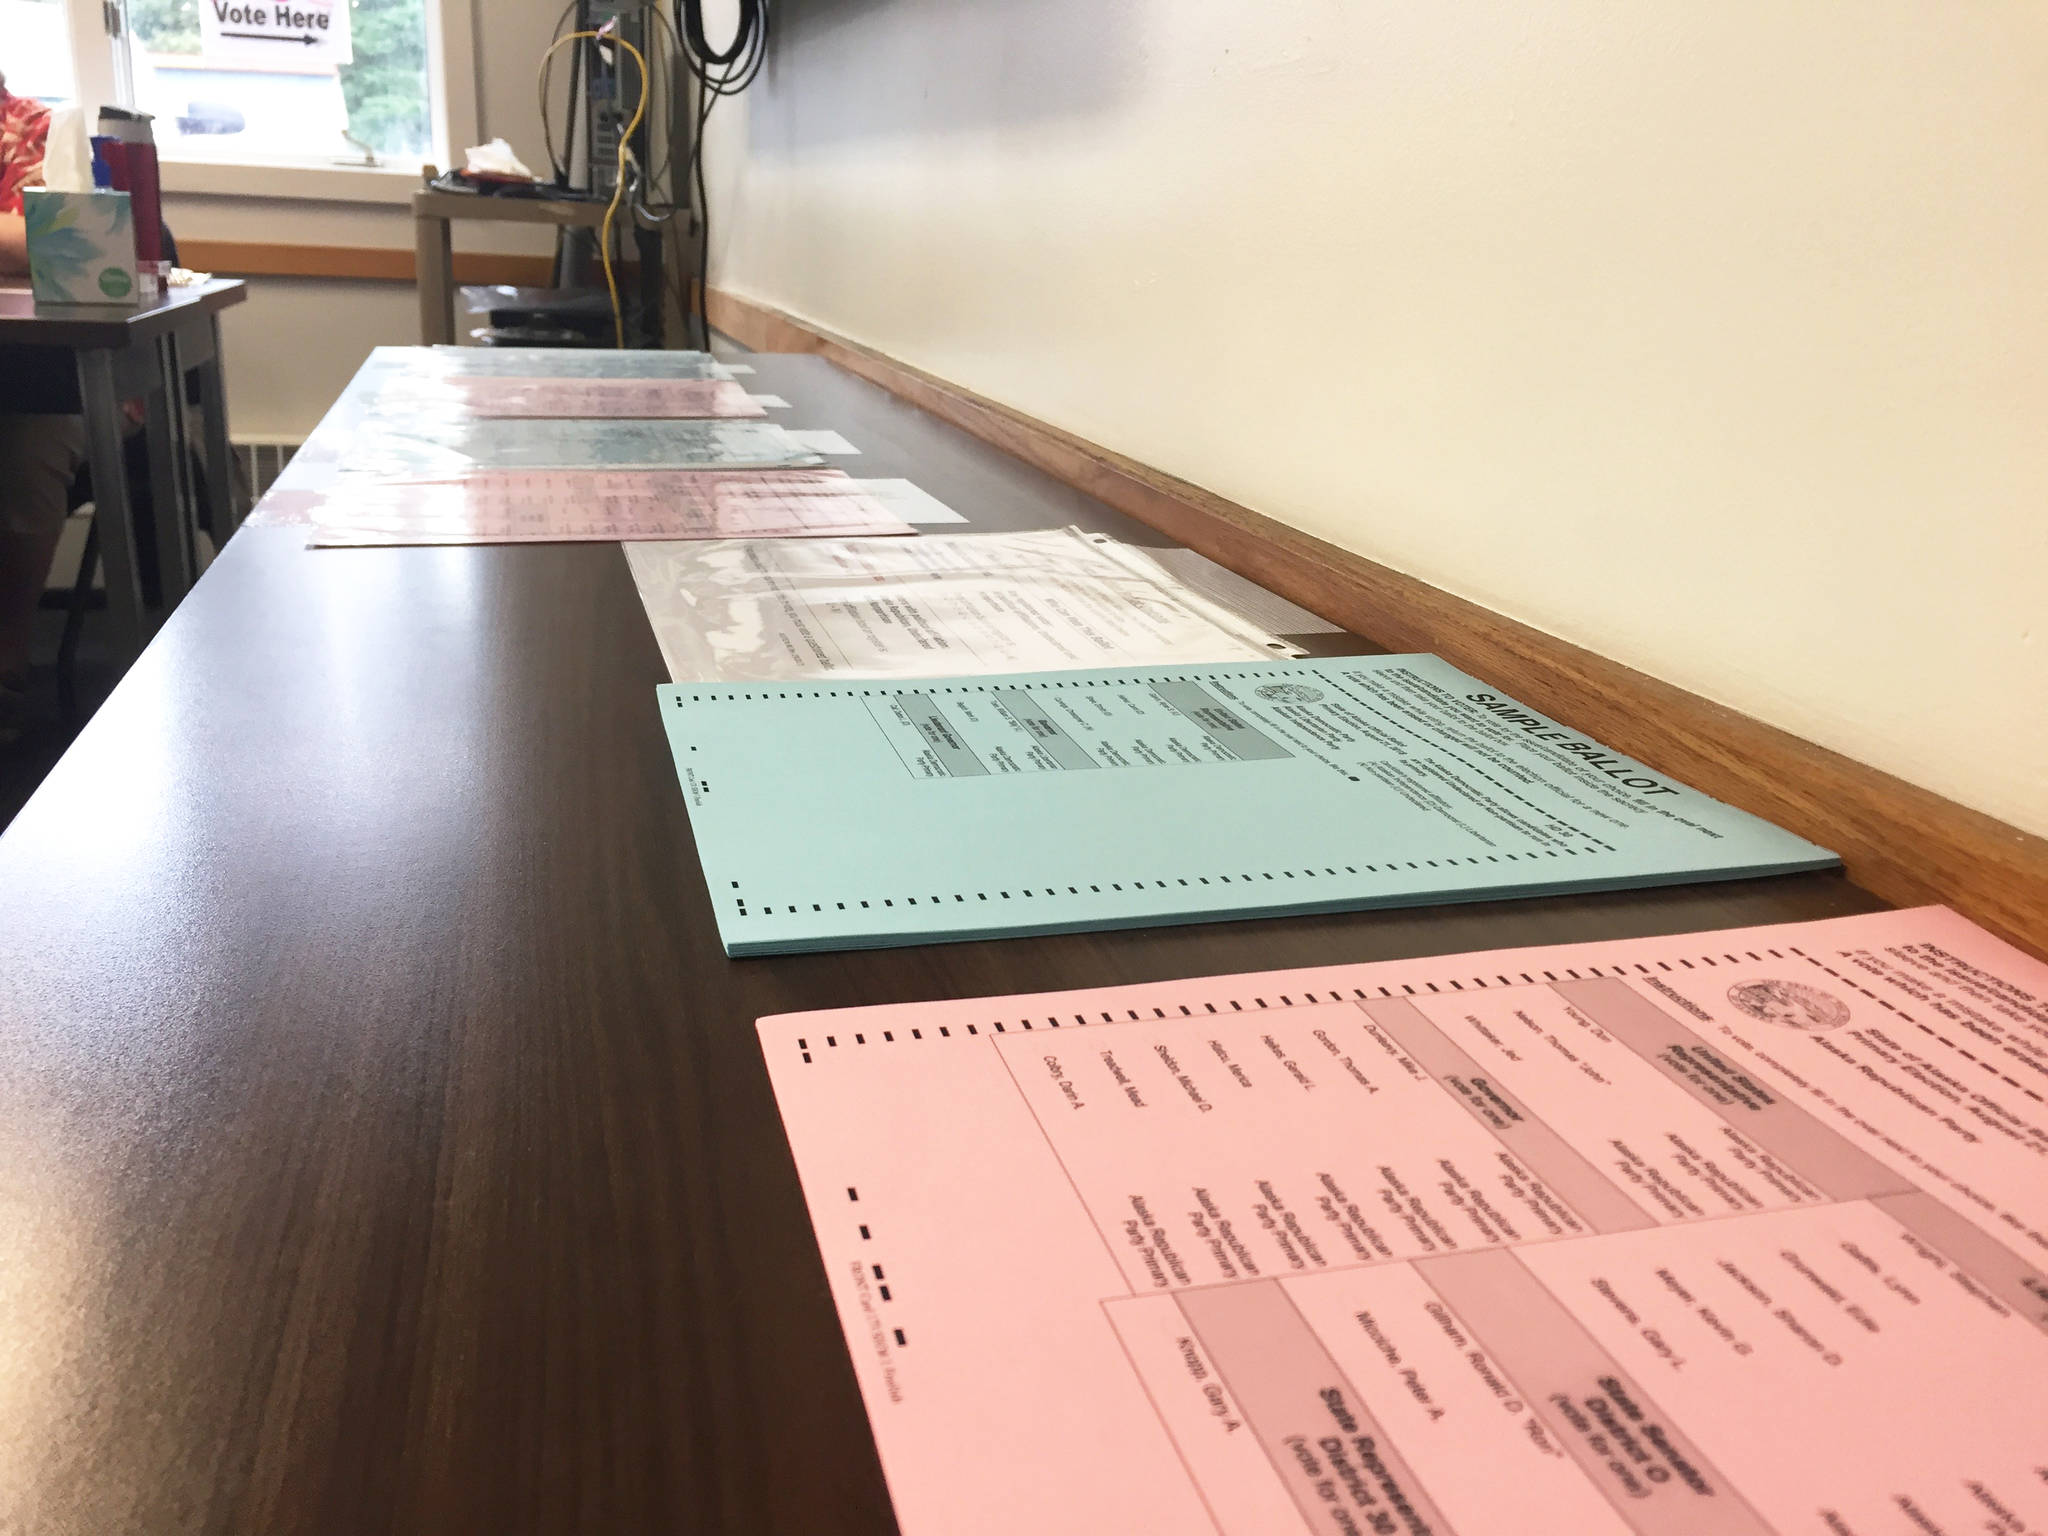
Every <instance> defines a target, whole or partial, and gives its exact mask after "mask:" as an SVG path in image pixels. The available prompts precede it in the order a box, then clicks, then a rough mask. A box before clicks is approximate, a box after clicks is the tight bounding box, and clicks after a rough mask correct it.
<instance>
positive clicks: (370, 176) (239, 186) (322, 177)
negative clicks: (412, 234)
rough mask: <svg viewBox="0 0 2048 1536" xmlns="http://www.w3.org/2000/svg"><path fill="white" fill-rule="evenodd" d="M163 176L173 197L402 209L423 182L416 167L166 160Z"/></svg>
mask: <svg viewBox="0 0 2048 1536" xmlns="http://www.w3.org/2000/svg"><path fill="white" fill-rule="evenodd" d="M161 176H162V181H163V189H164V190H165V191H166V192H170V193H173V194H176V193H197V194H200V195H202V196H207V197H261V198H283V199H298V200H300V201H303V202H316V203H390V204H397V205H400V206H402V205H404V204H406V203H408V202H410V201H411V200H412V195H413V193H415V192H417V191H418V190H419V189H420V187H421V185H422V184H423V183H422V182H421V179H420V168H419V166H417V165H378V166H368V165H307V164H304V163H272V164H268V165H264V164H222V163H219V162H215V161H211V160H165V161H164V162H163V164H162V167H161Z"/></svg>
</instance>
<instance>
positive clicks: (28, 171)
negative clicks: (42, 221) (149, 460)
mask: <svg viewBox="0 0 2048 1536" xmlns="http://www.w3.org/2000/svg"><path fill="white" fill-rule="evenodd" d="M49 131H50V112H49V108H47V107H45V106H43V105H42V104H41V103H40V102H36V101H32V100H30V99H29V98H28V97H26V96H15V95H11V94H10V93H9V92H8V90H7V77H6V75H5V74H0V283H4V282H9V281H13V282H20V281H23V280H25V278H26V277H27V274H28V244H27V240H26V237H25V235H24V232H23V229H22V220H21V189H22V188H23V187H33V186H38V185H40V184H41V182H42V179H43V145H44V142H45V141H46V140H47V138H48V137H49ZM84 456H85V430H84V424H83V423H82V422H81V421H80V420H79V418H78V417H76V416H73V415H62V416H59V415H51V416H10V415H0V745H5V744H6V743H7V742H8V741H9V740H11V739H12V738H13V737H14V736H15V735H18V734H19V732H20V728H21V713H22V703H23V694H24V690H25V687H26V684H27V681H28V652H29V640H30V637H31V636H32V634H33V633H34V627H35V613H36V605H37V604H38V602H39V601H40V600H41V598H42V594H43V583H44V582H45V581H46V580H48V578H49V574H50V560H51V558H52V557H53V556H54V555H55V554H56V552H57V538H58V535H59V534H60V533H62V532H63V529H64V514H65V512H66V510H67V509H68V506H69V499H70V491H71V482H72V479H73V478H74V477H75V476H76V475H77V473H78V466H79V464H80V463H81V462H82V461H83V459H84Z"/></svg>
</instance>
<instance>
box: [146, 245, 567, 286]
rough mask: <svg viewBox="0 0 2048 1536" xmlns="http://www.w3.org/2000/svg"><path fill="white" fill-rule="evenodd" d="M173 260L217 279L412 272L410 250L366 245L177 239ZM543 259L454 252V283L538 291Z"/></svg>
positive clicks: (366, 277)
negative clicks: (507, 285)
mask: <svg viewBox="0 0 2048 1536" xmlns="http://www.w3.org/2000/svg"><path fill="white" fill-rule="evenodd" d="M178 257H179V259H180V260H181V261H183V262H184V263H185V265H186V266H188V267H191V268H193V269H195V270H197V271H200V272H217V273H219V274H221V275H222V276H223V277H339V278H352V279H358V280H361V281H365V282H380V283H410V282H412V281H413V280H414V276H415V268H414V265H413V253H412V251H411V250H410V249H400V248H398V247H395V246H394V247H390V248H386V247H382V246H368V245H273V244H265V243H262V242H258V241H249V240H181V241H179V242H178ZM554 270H555V264H554V259H553V258H552V257H549V256H498V255H492V254H488V253H486V252H482V251H457V252H456V253H455V281H457V282H458V283H514V284H520V285H525V286H531V287H542V286H545V285H546V284H548V283H550V282H552V281H553V280H554Z"/></svg>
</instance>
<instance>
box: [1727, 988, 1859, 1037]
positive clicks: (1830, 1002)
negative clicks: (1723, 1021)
mask: <svg viewBox="0 0 2048 1536" xmlns="http://www.w3.org/2000/svg"><path fill="white" fill-rule="evenodd" d="M1728 1001H1729V1002H1731V1003H1733V1004H1734V1005H1735V1006H1736V1007H1737V1008H1740V1009H1741V1010H1742V1011H1743V1012H1744V1013H1746V1014H1748V1015H1749V1016H1750V1017H1751V1018H1752V1019H1762V1020H1763V1021H1764V1022H1765V1023H1766V1024H1783V1025H1785V1026H1786V1027H1787V1028H1790V1029H1799V1030H1805V1031H1806V1032H1807V1033H1809V1034H1818V1033H1819V1032H1820V1031H1822V1030H1828V1029H1840V1028H1841V1027H1842V1026H1843V1025H1844V1024H1846V1023H1848V1022H1849V1005H1848V1004H1847V1003H1845V1002H1843V1001H1842V1000H1841V999H1840V998H1839V997H1836V996H1835V995H1834V994H1833V993H1831V992H1823V991H1821V989H1820V988H1819V987H1810V986H1808V985H1807V984H1806V983H1805V982H1803V981H1745V982H1743V983H1742V984H1741V985H1740V986H1735V987H1730V988H1729V989H1728Z"/></svg>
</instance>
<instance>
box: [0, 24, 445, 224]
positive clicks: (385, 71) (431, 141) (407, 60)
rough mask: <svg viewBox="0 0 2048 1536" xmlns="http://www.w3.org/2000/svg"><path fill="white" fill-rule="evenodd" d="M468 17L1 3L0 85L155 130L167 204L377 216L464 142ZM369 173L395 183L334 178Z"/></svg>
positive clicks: (366, 179) (360, 178) (359, 178)
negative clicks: (290, 200) (303, 198)
mask: <svg viewBox="0 0 2048 1536" xmlns="http://www.w3.org/2000/svg"><path fill="white" fill-rule="evenodd" d="M469 11H470V7H469V6H468V5H467V4H465V3H458V0H448V3H443V0H112V3H103V0H0V70H4V71H5V72H6V74H7V77H8V88H9V89H10V90H13V91H16V92H19V93H20V94H22V95H31V96H36V97H38V98H40V99H41V100H44V101H47V102H50V103H52V104H58V103H63V102H67V101H78V102H81V103H83V104H86V105H88V106H92V107H95V108H96V107H97V106H98V105H100V104H106V103H111V104H118V105H122V106H129V107H133V108H136V109H137V110H140V111H143V112H147V113H149V114H151V116H152V117H154V118H155V120H156V121H155V125H154V131H155V135H156V143H157V152H158V155H159V157H160V158H161V159H162V160H163V161H164V164H165V185H166V187H168V188H170V189H171V190H189V191H207V192H230V193H232V192H237V191H249V192H257V193H261V194H264V195H273V196H274V195H286V196H289V195H292V194H293V193H300V194H303V195H319V196H342V197H347V198H350V199H355V198H357V197H361V198H364V199H367V200H373V201H384V200H387V199H397V198H402V197H403V196H404V195H405V191H406V190H408V189H409V187H410V186H412V185H416V184H417V183H416V181H415V180H414V178H415V176H416V173H417V171H418V169H419V166H420V164H421V162H422V161H427V160H434V161H438V162H439V163H441V164H447V163H448V162H449V158H450V148H451V146H455V147H458V148H459V146H460V145H461V144H464V143H470V142H474V140H473V139H472V138H470V137H469V136H468V134H469V129H470V127H471V126H472V120H473V118H474V111H475V109H474V93H475V86H474V79H473V75H472V74H471V71H470V63H469V61H470V51H469V50H470V39H469V34H468V28H469V25H470V14H469ZM444 12H445V13H446V14H445V17H444ZM451 34H454V35H451ZM241 167H249V168H261V171H260V173H259V171H257V170H251V171H250V172H249V173H248V174H247V175H243V174H242V173H241V172H239V171H238V170H236V169H234V168H241ZM372 168H381V169H384V170H385V171H387V172H388V173H389V174H387V175H385V176H370V177H364V176H360V175H358V176H356V177H354V178H346V177H336V176H333V175H330V174H328V173H330V172H334V171H337V170H342V169H347V170H353V171H356V172H363V171H366V170H370V169H372ZM343 181H350V182H352V183H353V185H351V186H349V187H348V188H347V189H346V190H340V189H339V188H340V183H342V182H343ZM379 183H382V184H383V185H381V186H379V185H378V184H379Z"/></svg>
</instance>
